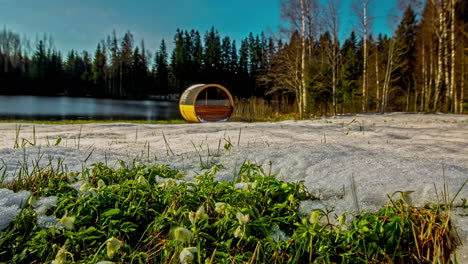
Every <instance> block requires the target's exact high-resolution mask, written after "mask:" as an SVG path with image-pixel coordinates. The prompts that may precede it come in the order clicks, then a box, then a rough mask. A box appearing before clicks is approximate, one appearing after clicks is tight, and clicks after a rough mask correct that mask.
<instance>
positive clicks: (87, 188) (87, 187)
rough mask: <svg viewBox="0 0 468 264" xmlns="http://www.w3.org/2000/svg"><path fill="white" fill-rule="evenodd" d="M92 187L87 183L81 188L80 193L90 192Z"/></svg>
mask: <svg viewBox="0 0 468 264" xmlns="http://www.w3.org/2000/svg"><path fill="white" fill-rule="evenodd" d="M89 188H90V186H89V183H87V182H85V183H83V184H82V185H81V186H80V192H82V193H84V192H87V191H88V190H89Z"/></svg>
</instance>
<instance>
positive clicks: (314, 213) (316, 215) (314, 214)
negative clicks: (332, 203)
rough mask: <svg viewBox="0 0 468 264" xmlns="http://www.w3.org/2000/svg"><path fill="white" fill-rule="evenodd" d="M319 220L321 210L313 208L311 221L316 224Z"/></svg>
mask: <svg viewBox="0 0 468 264" xmlns="http://www.w3.org/2000/svg"><path fill="white" fill-rule="evenodd" d="M319 220H320V211H319V210H313V211H312V212H311V213H310V217H309V223H311V224H313V225H315V224H317V223H318V221H319Z"/></svg>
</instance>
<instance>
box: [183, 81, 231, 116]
mask: <svg viewBox="0 0 468 264" xmlns="http://www.w3.org/2000/svg"><path fill="white" fill-rule="evenodd" d="M179 108H180V113H181V114H182V116H183V117H184V119H185V120H187V121H189V122H195V123H200V122H202V123H203V122H220V121H226V120H228V119H229V117H230V116H231V114H232V112H233V110H234V100H233V99H232V96H231V94H230V93H229V91H228V90H227V89H226V88H225V87H223V86H221V85H219V84H195V85H192V86H190V87H189V88H188V89H187V90H185V91H184V93H183V94H182V95H181V96H180V101H179Z"/></svg>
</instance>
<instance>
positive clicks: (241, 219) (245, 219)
mask: <svg viewBox="0 0 468 264" xmlns="http://www.w3.org/2000/svg"><path fill="white" fill-rule="evenodd" d="M236 217H237V221H239V224H241V225H245V224H247V223H248V222H249V221H250V216H249V215H248V214H246V215H244V214H243V213H241V212H237V213H236Z"/></svg>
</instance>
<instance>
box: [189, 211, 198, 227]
mask: <svg viewBox="0 0 468 264" xmlns="http://www.w3.org/2000/svg"><path fill="white" fill-rule="evenodd" d="M196 216H197V213H195V212H189V215H188V217H189V220H190V223H192V225H194V224H195V221H196Z"/></svg>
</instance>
